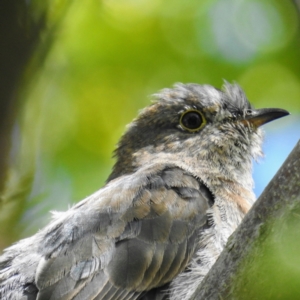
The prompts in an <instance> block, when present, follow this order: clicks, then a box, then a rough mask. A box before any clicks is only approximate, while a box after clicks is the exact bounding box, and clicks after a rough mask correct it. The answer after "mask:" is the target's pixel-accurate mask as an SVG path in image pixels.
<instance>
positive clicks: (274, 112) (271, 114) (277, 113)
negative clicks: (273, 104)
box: [242, 108, 290, 127]
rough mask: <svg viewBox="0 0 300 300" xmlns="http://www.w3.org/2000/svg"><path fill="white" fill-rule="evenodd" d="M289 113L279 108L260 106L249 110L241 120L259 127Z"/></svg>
mask: <svg viewBox="0 0 300 300" xmlns="http://www.w3.org/2000/svg"><path fill="white" fill-rule="evenodd" d="M289 114H290V113H289V112H288V111H286V110H284V109H281V108H262V109H252V110H249V111H248V113H247V115H246V116H245V119H244V120H243V121H242V122H249V123H251V124H252V125H253V126H255V127H259V126H261V125H264V124H266V123H268V122H271V121H274V120H276V119H279V118H282V117H285V116H287V115H289Z"/></svg>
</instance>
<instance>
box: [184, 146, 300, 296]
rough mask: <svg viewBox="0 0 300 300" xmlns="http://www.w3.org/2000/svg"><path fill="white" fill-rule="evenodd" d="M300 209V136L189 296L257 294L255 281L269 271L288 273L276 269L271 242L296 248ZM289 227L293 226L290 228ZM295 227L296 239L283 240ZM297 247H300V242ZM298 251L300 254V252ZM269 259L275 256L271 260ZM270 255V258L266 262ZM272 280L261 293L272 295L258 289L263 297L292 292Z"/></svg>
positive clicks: (278, 263)
mask: <svg viewBox="0 0 300 300" xmlns="http://www.w3.org/2000/svg"><path fill="white" fill-rule="evenodd" d="M299 212H300V141H299V142H298V144H297V145H296V146H295V148H294V149H293V151H292V152H291V153H290V155H289V156H288V158H287V159H286V161H285V162H284V164H283V165H282V167H281V168H280V169H279V171H278V172H277V174H276V175H275V176H274V177H273V179H272V180H271V182H270V183H269V184H268V186H267V187H266V189H265V190H264V192H263V193H262V195H261V196H260V197H259V199H258V200H257V201H256V203H255V204H254V205H253V207H252V209H251V210H250V211H249V213H248V214H247V215H246V216H245V218H244V220H243V221H242V223H241V224H240V226H239V227H238V228H237V230H236V231H235V232H234V233H233V234H232V236H231V237H230V238H229V240H228V242H227V245H226V247H225V249H224V250H223V252H222V253H221V255H220V257H219V258H218V260H217V262H216V263H215V264H214V266H213V267H212V268H211V270H210V271H209V273H208V274H207V276H206V277H205V278H204V280H203V281H202V283H201V284H200V285H199V286H198V289H197V290H196V292H195V293H194V295H193V296H192V297H191V298H190V299H191V300H196V299H197V300H207V299H209V300H214V299H218V300H220V299H252V297H253V294H252V296H251V295H250V294H251V293H253V291H252V290H253V288H254V287H253V286H254V285H256V284H257V285H259V284H262V285H264V284H265V283H264V281H266V280H268V277H269V276H271V277H272V276H282V277H284V276H285V275H284V274H289V272H283V271H282V268H281V269H278V267H277V269H276V266H277V265H280V259H277V258H276V259H273V260H272V258H271V259H270V258H269V257H270V256H272V251H269V250H270V249H271V248H272V247H270V245H273V248H272V249H276V250H277V248H278V247H285V249H289V248H293V247H294V248H295V245H293V243H294V241H295V242H296V243H299V240H300V233H299V234H298V232H300V229H299V228H300V227H299V225H300V215H299ZM295 216H296V218H297V220H296V223H295V222H294V223H292V226H290V227H287V226H289V225H291V221H288V220H291V218H292V217H295ZM295 224H296V225H297V226H295ZM287 228H288V230H286V229H287ZM284 230H285V231H284ZM293 230H297V231H295V232H296V234H294V235H293V239H291V238H290V239H288V242H287V241H286V240H284V241H282V239H286V236H287V235H289V234H290V233H291V232H292V231H293ZM283 231H284V232H283ZM270 240H271V242H270ZM274 241H276V243H277V244H276V243H275V242H274ZM272 243H273V244H272ZM296 248H297V249H298V245H297V247H296ZM268 251H269V252H268ZM285 251H286V250H285ZM270 253H271V254H270ZM299 253H300V252H299ZM287 256H288V255H287V254H286V253H285V254H284V255H283V258H286V259H288V258H287ZM297 256H298V257H299V256H300V255H298V254H297ZM268 259H270V261H269V262H268ZM266 261H267V263H265V262H266ZM258 262H259V263H258ZM264 264H265V265H267V266H264ZM262 266H263V267H264V271H263V270H262ZM274 268H275V269H274ZM279 268H280V267H279ZM272 270H273V271H272ZM274 270H276V271H275V273H276V272H277V271H278V272H279V275H277V274H275V275H274V274H271V273H272V272H274ZM297 274H298V273H297ZM291 276H293V275H291ZM294 277H295V275H294ZM279 278H280V279H279V280H278V282H279V283H281V281H284V280H285V281H286V282H291V280H290V279H288V278H282V279H281V277H279ZM298 279H299V278H298ZM292 280H293V278H292ZM298 281H299V280H298ZM270 286H271V287H270V288H269V285H267V287H268V288H266V289H262V293H264V291H265V292H266V293H268V297H267V296H264V295H263V294H259V295H260V296H259V299H275V298H276V299H284V298H282V296H279V294H280V293H281V294H282V293H288V291H282V288H281V290H280V292H278V290H276V282H271V284H270ZM287 289H288V288H287ZM298 293H299V292H298ZM292 295H294V294H292Z"/></svg>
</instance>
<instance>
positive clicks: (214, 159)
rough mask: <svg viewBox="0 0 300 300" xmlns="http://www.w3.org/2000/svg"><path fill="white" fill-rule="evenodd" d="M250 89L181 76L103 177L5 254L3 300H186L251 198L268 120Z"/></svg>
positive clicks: (135, 124) (130, 133) (279, 112)
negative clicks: (251, 99) (185, 79)
mask: <svg viewBox="0 0 300 300" xmlns="http://www.w3.org/2000/svg"><path fill="white" fill-rule="evenodd" d="M288 114H289V113H288V112H287V111H286V110H283V109H279V108H264V109H255V108H254V107H253V106H252V105H251V104H250V102H249V100H248V99H247V97H246V95H245V93H244V91H243V90H242V88H241V87H240V86H239V85H238V84H236V83H233V84H230V83H228V82H226V81H225V82H224V85H223V86H222V88H221V89H218V88H215V87H213V86H211V85H207V84H204V85H199V84H195V83H188V84H182V83H178V84H176V85H174V86H173V87H172V88H165V89H163V90H162V91H160V92H158V93H157V94H155V95H154V99H153V101H152V103H151V104H150V105H149V106H148V107H146V108H144V109H142V110H141V111H140V113H139V115H138V116H137V118H136V119H134V120H133V121H132V123H131V124H130V125H129V126H128V127H127V130H126V132H125V133H124V134H123V136H122V137H121V139H120V141H119V143H118V145H117V147H116V150H115V152H114V156H115V158H116V162H115V165H114V167H113V169H112V172H111V174H110V175H109V177H108V179H107V181H106V183H105V185H104V186H103V187H102V188H101V189H99V190H98V191H96V192H95V193H93V194H92V195H90V196H88V197H87V198H85V199H84V200H82V201H81V202H79V203H77V204H76V205H74V206H73V207H71V208H69V209H68V210H67V211H66V212H54V213H53V216H52V220H51V221H50V223H49V224H48V225H47V226H46V227H44V228H43V229H41V230H40V231H39V232H37V233H36V234H35V235H33V236H32V237H29V238H25V239H23V240H21V241H19V242H17V243H15V244H14V245H12V246H10V247H9V248H7V249H6V250H4V253H3V254H2V256H1V257H0V298H1V299H2V300H17V299H22V300H25V299H26V300H34V299H37V300H46V299H47V300H49V299H50V300H71V299H72V300H76V299H80V300H91V299H97V300H135V299H136V300H148V299H153V300H158V299H169V300H187V299H189V297H190V296H191V295H192V294H193V292H194V291H195V290H196V287H197V286H198V285H199V284H200V283H201V281H202V280H203V278H204V277H205V275H206V274H207V273H208V271H209V270H210V268H211V267H212V265H213V264H214V262H215V261H216V259H217V258H218V256H219V255H220V253H221V252H222V249H223V248H224V246H225V244H226V242H227V240H228V238H229V236H230V235H231V234H232V233H233V232H234V230H235V229H236V228H237V226H238V225H239V224H240V223H241V221H242V219H243V217H244V216H245V214H246V213H247V212H248V211H249V209H250V208H251V206H252V204H253V203H254V201H255V200H256V199H255V195H254V193H253V184H254V183H253V178H252V164H253V160H255V159H258V158H259V157H260V156H262V155H263V152H262V148H261V145H262V141H263V131H262V129H261V128H260V127H261V125H263V124H265V123H267V122H270V121H273V120H275V119H278V118H281V117H283V116H286V115H288Z"/></svg>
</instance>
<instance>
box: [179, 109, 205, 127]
mask: <svg viewBox="0 0 300 300" xmlns="http://www.w3.org/2000/svg"><path fill="white" fill-rule="evenodd" d="M182 124H183V125H184V126H185V127H186V128H189V129H196V128H198V127H200V125H201V124H202V118H201V116H200V115H199V114H198V113H197V112H194V111H192V112H189V113H186V114H185V115H184V116H183V118H182Z"/></svg>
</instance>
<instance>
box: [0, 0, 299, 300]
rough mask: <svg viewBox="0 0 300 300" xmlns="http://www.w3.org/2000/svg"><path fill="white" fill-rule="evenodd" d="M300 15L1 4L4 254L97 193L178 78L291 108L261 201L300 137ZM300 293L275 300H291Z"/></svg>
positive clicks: (259, 6)
mask: <svg viewBox="0 0 300 300" xmlns="http://www.w3.org/2000/svg"><path fill="white" fill-rule="evenodd" d="M299 8H300V1H289V0H286V1H282V0H226V1H225V0H202V1H196V0H190V1H186V0H176V1H174V0H173V1H170V0H102V1H100V0H86V1H71V0H47V1H46V0H45V1H34V0H16V1H10V0H2V1H1V3H0V43H1V47H0V59H1V66H0V96H1V97H0V169H1V172H0V173H1V174H0V189H1V199H0V249H3V248H4V247H6V246H8V245H9V244H11V243H12V242H14V241H16V240H18V239H20V238H23V237H26V236H29V235H31V234H33V233H35V232H36V231H37V230H38V229H39V228H41V227H42V226H44V225H45V224H47V223H48V222H49V220H50V214H49V210H66V209H67V208H68V207H69V206H70V205H72V204H73V203H75V202H77V201H79V200H81V199H82V198H84V197H86V196H88V195H89V194H91V193H93V192H94V191H96V190H97V189H99V188H100V187H101V186H102V185H103V184H104V182H105V179H106V178H107V176H108V175H109V172H110V169H111V167H112V165H113V163H114V160H113V159H112V151H113V150H114V147H115V145H116V143H117V141H118V139H119V137H120V135H121V134H122V133H123V132H124V130H125V125H126V124H128V123H129V122H130V121H131V120H132V119H133V118H134V117H135V116H136V114H137V112H138V110H139V109H141V108H143V107H144V106H145V105H148V104H149V101H150V99H151V97H150V95H151V94H153V93H155V92H157V91H158V90H160V89H162V88H164V87H171V86H172V85H173V84H174V83H176V82H183V83H188V82H194V83H208V84H211V85H214V86H216V87H218V88H220V87H221V86H222V84H223V79H226V80H227V81H229V82H234V81H235V82H237V83H239V84H240V85H241V86H242V87H243V89H244V90H245V92H246V94H247V96H248V98H249V100H250V101H251V102H252V103H253V104H254V105H255V107H257V108H265V107H279V108H284V109H286V110H288V111H290V112H291V114H292V115H291V116H289V117H286V118H283V119H280V120H278V121H275V122H273V123H270V124H268V125H266V126H264V128H265V132H266V136H265V144H264V150H265V158H264V159H262V160H261V161H260V162H259V164H256V163H255V167H254V177H255V184H256V186H255V193H256V195H257V196H259V195H260V193H261V192H262V190H263V189H264V187H265V186H266V185H267V183H268V182H269V181H270V179H271V178H272V177H273V175H274V174H275V173H276V171H277V170H278V168H279V167H280V165H281V164H282V163H283V161H284V160H285V158H286V157H287V155H288V154H289V152H290V151H291V150H292V148H293V147H294V146H295V144H296V143H297V141H298V140H299V138H300V30H299V19H300V18H299ZM298 226H300V223H299V222H298ZM293 228H295V226H293ZM296 228H297V226H296ZM298 230H299V228H298ZM293 240H298V243H299V240H300V236H298V237H297V238H296V239H294V238H293ZM296 246H297V247H298V246H300V243H299V244H297V245H296ZM296 246H295V247H296ZM270 247H271V248H272V247H273V246H270ZM297 247H296V248H297ZM296 248H295V249H296ZM268 249H269V248H268ZM276 249H277V247H276ZM281 250H282V249H281ZM282 251H283V252H282ZM282 251H281V252H280V254H278V255H284V256H285V253H286V252H284V251H285V250H284V249H283V250H282ZM282 253H283V254H282ZM295 253H296V252H295ZM295 253H294V254H295ZM274 255H275V254H274ZM276 255H277V254H276ZM276 255H275V256H274V257H275V258H276V257H277V256H276ZM289 255H292V254H289ZM275 258H274V260H275V261H277V260H276V259H275ZM293 259H294V261H293ZM291 260H292V263H290V262H291V261H290V262H289V264H288V266H281V267H282V268H287V269H286V270H287V271H286V273H289V272H290V269H289V268H295V266H296V265H298V266H299V267H298V268H296V271H295V272H296V274H298V279H299V278H300V258H298V256H297V255H294V258H293V256H292V258H291ZM268 270H270V269H268ZM293 270H294V269H293ZM297 272H298V273H297ZM270 273H272V274H273V275H272V276H273V277H274V278H273V277H272V280H273V283H274V281H276V283H278V284H279V286H280V283H282V280H281V278H280V277H278V278H277V277H276V276H277V275H275V274H277V273H278V272H277V271H275V270H274V272H270ZM298 281H299V280H298ZM265 284H266V288H267V287H268V286H267V283H265ZM260 287H262V288H264V287H265V285H262V286H260ZM292 287H294V286H292ZM292 287H291V288H287V289H285V288H282V289H283V290H284V292H283V294H282V295H283V297H285V298H280V297H279V296H278V297H277V298H276V297H275V298H276V299H289V295H293V296H294V295H295V294H293V293H295V291H294V289H293V288H292ZM295 289H296V284H295ZM254 291H255V289H254ZM258 293H259V292H258ZM291 293H292V294H291ZM298 293H299V291H298ZM255 295H256V294H254V295H252V296H251V297H252V298H249V299H256V298H255ZM276 295H277V294H276ZM272 297H273V298H272V299H275V298H274V294H272ZM257 299H261V298H257ZM264 299H267V298H264ZM270 299H271V298H270ZM290 299H295V298H290Z"/></svg>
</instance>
